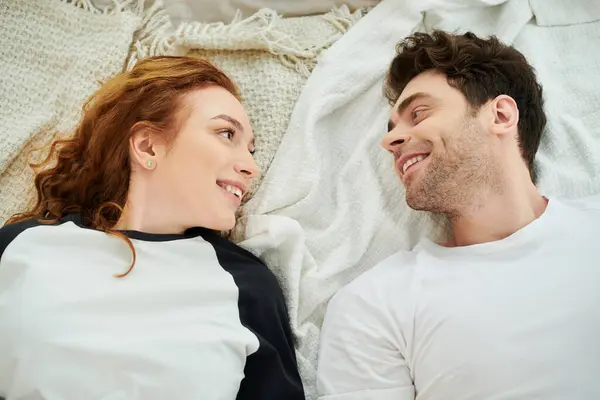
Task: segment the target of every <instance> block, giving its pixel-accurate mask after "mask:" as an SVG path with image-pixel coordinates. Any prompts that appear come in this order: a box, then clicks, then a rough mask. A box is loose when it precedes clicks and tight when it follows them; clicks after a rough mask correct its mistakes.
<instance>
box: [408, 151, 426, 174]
mask: <svg viewBox="0 0 600 400" xmlns="http://www.w3.org/2000/svg"><path fill="white" fill-rule="evenodd" d="M425 157H427V156H424V155H419V156H414V157H413V158H411V159H410V160H408V161H407V162H405V163H404V165H403V166H402V173H403V174H405V173H406V170H407V169H408V167H410V166H411V165H413V164H416V163H418V162H419V161H422V160H424V159H425Z"/></svg>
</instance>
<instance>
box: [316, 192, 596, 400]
mask: <svg viewBox="0 0 600 400" xmlns="http://www.w3.org/2000/svg"><path fill="white" fill-rule="evenodd" d="M319 360H320V361H319V368H318V391H319V399H321V400H326V399H327V400H334V399H335V400H355V399H356V400H358V399H360V400H369V399H374V400H375V399H376V400H387V399H390V400H392V399H393V400H412V399H418V400H471V399H473V400H475V399H477V400H480V399H481V400H483V399H485V400H508V399H519V400H522V399H527V400H529V399H543V400H553V399H557V400H558V399H560V400H579V399H600V197H595V198H590V199H587V200H581V201H576V202H575V201H571V202H559V201H557V200H550V201H549V204H548V207H547V209H546V211H545V212H544V214H543V215H542V216H541V217H540V218H538V219H537V220H536V221H534V222H532V223H531V224H529V225H528V226H526V227H525V228H523V229H521V230H519V231H518V232H516V233H515V234H513V235H511V236H510V237H508V238H506V239H504V240H499V241H495V242H491V243H484V244H479V245H473V246H465V247H457V248H445V247H441V246H438V245H436V244H434V243H433V242H431V241H429V240H423V241H422V242H421V243H420V244H419V245H418V246H417V247H416V248H415V249H414V251H411V252H400V253H397V254H395V255H393V256H392V257H390V258H388V259H386V260H385V261H383V262H382V263H380V264H379V265H377V266H376V267H375V268H373V269H371V270H370V271H368V272H367V273H365V274H363V275H362V276H360V277H359V278H358V279H356V280H355V281H354V282H352V283H351V284H350V285H348V286H347V287H345V288H344V289H343V290H341V291H340V292H339V293H338V294H337V295H336V296H335V297H334V298H333V299H332V301H331V302H330V304H329V307H328V310H327V315H326V317H325V323H324V326H323V331H322V339H321V349H320V354H319Z"/></svg>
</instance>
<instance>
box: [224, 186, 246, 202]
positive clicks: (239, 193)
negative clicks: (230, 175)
mask: <svg viewBox="0 0 600 400" xmlns="http://www.w3.org/2000/svg"><path fill="white" fill-rule="evenodd" d="M225 190H226V191H228V192H229V193H233V194H235V195H236V196H237V197H238V198H240V199H241V198H242V189H240V188H239V187H237V186H231V185H225Z"/></svg>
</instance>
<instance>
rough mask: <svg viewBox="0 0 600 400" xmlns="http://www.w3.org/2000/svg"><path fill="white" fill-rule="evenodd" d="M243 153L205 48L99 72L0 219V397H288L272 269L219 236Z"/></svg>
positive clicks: (224, 82) (244, 172)
mask: <svg viewBox="0 0 600 400" xmlns="http://www.w3.org/2000/svg"><path fill="white" fill-rule="evenodd" d="M253 151H254V137H253V133H252V128H251V126H250V122H249V120H248V117H247V115H246V113H245V111H244V109H243V107H242V105H241V104H240V102H239V96H238V91H237V89H236V87H235V85H234V84H233V83H232V82H231V80H230V79H229V78H228V77H227V76H226V75H225V74H224V73H223V72H221V71H220V70H218V69H217V68H215V67H214V66H212V65H211V64H209V63H208V62H206V61H202V60H199V59H194V58H188V57H156V58H151V59H147V60H144V61H141V62H140V63H139V64H138V65H137V66H136V67H135V68H134V69H133V70H132V71H131V72H128V73H124V74H121V75H119V76H117V77H115V78H113V79H112V80H110V81H109V82H108V83H106V84H105V85H103V86H102V87H101V88H100V89H99V90H98V92H97V93H95V94H94V95H93V96H92V98H91V99H90V100H89V101H88V102H87V103H86V105H85V106H84V109H83V118H82V120H81V122H80V124H79V126H78V127H77V129H76V132H75V135H74V137H73V138H72V139H68V140H62V141H56V142H54V143H53V145H52V147H51V153H50V156H49V158H48V159H47V160H46V162H45V163H43V164H42V165H41V166H40V167H41V168H40V169H39V171H38V173H37V176H36V179H35V186H36V189H37V204H36V205H35V207H34V208H33V209H32V210H30V211H27V212H25V213H23V214H20V215H17V216H15V217H13V218H12V219H10V220H9V221H8V223H7V225H6V226H5V227H3V228H2V229H1V230H0V397H2V396H3V397H5V398H6V399H7V400H8V399H24V398H27V399H34V398H35V399H48V400H52V399H61V400H68V399H73V400H83V399H85V400H91V399H103V400H109V399H110V400H117V399H119V400H121V399H128V400H129V399H144V400H148V399H177V400H184V399H207V400H210V399H235V398H237V399H252V400H260V399H269V400H274V399H286V400H288V399H303V398H304V396H303V389H302V384H301V381H300V377H299V374H298V370H297V366H296V359H295V354H294V348H293V343H292V335H291V330H290V326H289V322H288V316H287V310H286V307H285V303H284V298H283V295H282V292H281V289H280V287H279V286H278V283H277V281H276V279H275V277H274V276H273V275H272V274H271V272H270V271H269V270H268V269H267V268H266V267H265V266H264V265H263V264H262V263H261V262H260V261H259V260H258V259H257V258H256V257H254V256H252V255H251V254H250V253H248V252H247V251H245V250H243V249H241V248H240V247H238V246H236V245H235V244H233V243H231V242H229V241H227V240H225V239H223V238H222V237H221V236H220V235H219V234H218V231H224V230H229V229H231V228H232V227H233V226H234V224H235V213H236V210H237V209H238V207H239V206H240V204H241V202H242V199H243V198H244V195H246V193H247V191H248V188H249V187H250V184H251V181H252V179H254V177H255V176H256V175H257V173H258V172H257V167H256V164H255V162H254V160H253V157H252V152H253ZM115 275H116V277H115Z"/></svg>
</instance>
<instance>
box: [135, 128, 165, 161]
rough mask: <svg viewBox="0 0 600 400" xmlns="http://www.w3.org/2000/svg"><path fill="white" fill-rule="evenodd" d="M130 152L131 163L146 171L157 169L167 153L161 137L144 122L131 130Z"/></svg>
mask: <svg viewBox="0 0 600 400" xmlns="http://www.w3.org/2000/svg"><path fill="white" fill-rule="evenodd" d="M129 152H130V156H131V162H132V163H133V164H134V165H135V166H137V167H139V168H142V169H146V170H153V169H154V168H156V166H157V165H158V164H159V163H160V161H161V159H162V157H163V155H164V153H165V152H164V145H163V143H162V140H160V136H159V135H158V134H156V133H155V132H154V130H153V129H152V128H151V127H150V126H148V124H146V123H142V122H138V123H137V124H135V125H134V126H133V127H132V128H131V137H130V138H129Z"/></svg>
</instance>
